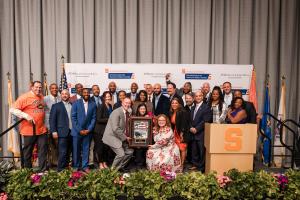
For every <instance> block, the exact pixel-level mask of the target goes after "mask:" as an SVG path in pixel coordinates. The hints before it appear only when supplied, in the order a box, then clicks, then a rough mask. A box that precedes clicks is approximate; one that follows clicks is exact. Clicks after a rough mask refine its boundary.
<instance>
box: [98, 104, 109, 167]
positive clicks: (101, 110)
mask: <svg viewBox="0 0 300 200" xmlns="http://www.w3.org/2000/svg"><path fill="white" fill-rule="evenodd" d="M111 112H112V106H111V105H109V108H107V106H106V104H105V103H103V104H101V105H100V106H98V108H97V114H96V118H97V120H96V125H95V128H94V135H93V136H94V142H95V146H94V156H95V160H96V162H97V163H99V162H108V161H109V160H111V159H113V158H109V157H111V154H110V153H108V152H109V151H110V148H109V147H108V146H107V145H106V144H104V143H103V141H102V137H103V134H104V131H105V127H106V125H107V121H108V118H109V115H110V113H111Z"/></svg>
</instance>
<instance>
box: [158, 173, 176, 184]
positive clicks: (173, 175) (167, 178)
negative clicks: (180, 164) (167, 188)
mask: <svg viewBox="0 0 300 200" xmlns="http://www.w3.org/2000/svg"><path fill="white" fill-rule="evenodd" d="M160 176H161V177H163V178H164V180H165V181H167V182H169V181H172V180H174V179H175V178H176V173H175V172H171V171H160Z"/></svg>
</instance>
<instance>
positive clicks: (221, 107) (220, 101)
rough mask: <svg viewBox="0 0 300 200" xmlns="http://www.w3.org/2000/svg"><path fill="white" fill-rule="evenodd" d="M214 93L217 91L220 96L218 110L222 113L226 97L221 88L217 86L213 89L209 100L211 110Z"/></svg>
mask: <svg viewBox="0 0 300 200" xmlns="http://www.w3.org/2000/svg"><path fill="white" fill-rule="evenodd" d="M214 91H217V92H218V94H219V102H218V109H219V111H220V112H222V109H223V103H224V95H223V93H222V90H221V88H220V87H219V86H215V87H214V88H213V90H212V91H211V94H210V96H209V99H208V106H209V107H210V108H211V105H212V102H213V97H212V96H213V92H214Z"/></svg>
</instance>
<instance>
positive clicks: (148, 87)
mask: <svg viewBox="0 0 300 200" xmlns="http://www.w3.org/2000/svg"><path fill="white" fill-rule="evenodd" d="M145 90H146V92H147V96H148V99H147V101H150V102H152V100H153V86H152V85H151V84H146V87H145Z"/></svg>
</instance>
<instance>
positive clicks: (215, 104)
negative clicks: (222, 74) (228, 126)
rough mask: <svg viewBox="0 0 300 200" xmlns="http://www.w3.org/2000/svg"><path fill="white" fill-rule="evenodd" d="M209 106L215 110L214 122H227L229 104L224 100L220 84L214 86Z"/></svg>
mask: <svg viewBox="0 0 300 200" xmlns="http://www.w3.org/2000/svg"><path fill="white" fill-rule="evenodd" d="M208 106H209V107H210V108H211V110H212V111H213V123H217V124H223V123H225V119H226V115H227V105H226V103H225V102H224V96H223V94H222V91H221V88H220V87H219V86H215V87H214V88H213V90H212V92H211V95H210V97H209V100H208Z"/></svg>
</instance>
